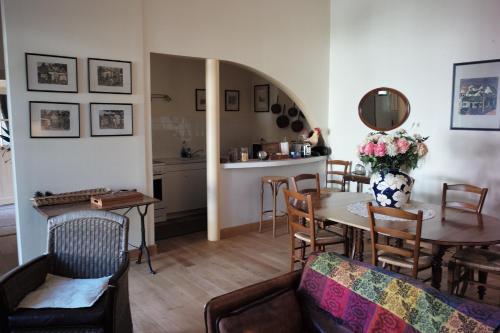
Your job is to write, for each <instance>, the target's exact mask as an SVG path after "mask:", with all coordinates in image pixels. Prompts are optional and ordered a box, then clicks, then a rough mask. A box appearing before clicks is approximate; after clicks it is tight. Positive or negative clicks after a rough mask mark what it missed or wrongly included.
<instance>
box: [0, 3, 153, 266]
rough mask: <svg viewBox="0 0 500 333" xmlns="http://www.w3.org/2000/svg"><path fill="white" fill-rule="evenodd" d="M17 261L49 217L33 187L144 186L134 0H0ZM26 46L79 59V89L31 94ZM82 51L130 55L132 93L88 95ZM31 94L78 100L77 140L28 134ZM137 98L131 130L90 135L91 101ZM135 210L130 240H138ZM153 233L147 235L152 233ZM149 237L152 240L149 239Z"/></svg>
mask: <svg viewBox="0 0 500 333" xmlns="http://www.w3.org/2000/svg"><path fill="white" fill-rule="evenodd" d="M2 5H3V14H4V16H3V19H4V37H6V39H5V45H6V64H7V66H6V67H7V80H8V92H9V94H10V100H9V103H10V107H9V111H10V117H11V120H12V127H13V128H12V134H13V142H14V177H15V187H16V188H15V195H16V202H17V216H16V218H17V230H18V233H17V236H18V243H19V244H20V252H19V255H20V262H25V261H26V260H28V259H30V258H32V257H34V256H36V255H39V254H40V253H42V252H44V251H45V249H46V227H47V223H46V221H45V220H44V219H43V218H41V216H40V215H39V214H37V213H36V212H35V210H34V209H33V207H31V202H30V198H31V197H32V195H33V193H34V192H35V191H37V190H44V191H45V190H50V191H53V192H63V191H72V190H78V189H83V188H92V187H100V186H105V187H110V188H113V189H120V188H137V189H138V190H140V191H145V190H146V170H145V165H146V162H145V138H144V133H145V129H144V108H143V104H144V94H143V89H144V86H143V84H144V81H143V35H142V15H141V13H142V6H141V2H140V1H136V0H106V1H101V0H86V1H66V0H46V1H38V0H23V1H17V0H4V1H2ZM25 52H37V53H46V54H56V55H65V56H74V57H78V90H79V93H77V94H72V93H70V94H68V93H66V94H64V93H46V92H28V91H27V90H26V74H25V58H24V53H25ZM87 57H97V58H108V59H120V60H129V61H132V72H133V73H132V77H133V94H132V95H110V94H90V93H88V87H87ZM30 100H43V101H56V102H57V101H61V102H77V103H80V122H81V125H80V126H81V138H80V139H30V137H29V116H28V103H29V101H30ZM90 102H111V103H112V102H121V103H133V104H134V136H131V137H101V138H92V137H90V131H89V103H90ZM137 222H138V220H137V216H136V215H132V219H131V232H130V242H131V243H135V244H137V242H138V240H139V238H138V236H139V231H138V230H139V229H138V223H137ZM150 237H151V235H150ZM150 240H151V238H150Z"/></svg>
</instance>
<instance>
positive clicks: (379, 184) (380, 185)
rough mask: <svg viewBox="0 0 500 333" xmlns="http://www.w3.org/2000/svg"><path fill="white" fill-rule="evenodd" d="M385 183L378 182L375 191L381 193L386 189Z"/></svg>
mask: <svg viewBox="0 0 500 333" xmlns="http://www.w3.org/2000/svg"><path fill="white" fill-rule="evenodd" d="M387 187H388V186H387V183H386V182H380V183H378V185H377V189H378V190H379V191H381V192H383V191H384V190H385V189H386V188H387Z"/></svg>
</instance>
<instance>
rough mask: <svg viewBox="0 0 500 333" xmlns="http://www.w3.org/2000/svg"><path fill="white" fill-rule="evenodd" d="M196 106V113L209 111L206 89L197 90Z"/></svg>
mask: <svg viewBox="0 0 500 333" xmlns="http://www.w3.org/2000/svg"><path fill="white" fill-rule="evenodd" d="M195 104H196V111H206V110H207V97H206V92H205V89H196V90H195Z"/></svg>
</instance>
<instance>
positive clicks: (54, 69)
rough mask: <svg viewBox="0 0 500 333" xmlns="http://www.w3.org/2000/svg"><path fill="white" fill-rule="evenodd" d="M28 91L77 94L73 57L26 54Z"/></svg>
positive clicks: (75, 61) (75, 69)
mask: <svg viewBox="0 0 500 333" xmlns="http://www.w3.org/2000/svg"><path fill="white" fill-rule="evenodd" d="M26 82H27V89H28V91H45V92H66V93H76V92H78V73H77V60H76V58H75V57H64V56H54V55H48V54H36V53H26Z"/></svg>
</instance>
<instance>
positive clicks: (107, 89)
mask: <svg viewBox="0 0 500 333" xmlns="http://www.w3.org/2000/svg"><path fill="white" fill-rule="evenodd" d="M88 80H89V92H91V93H103V94H128V95H131V94H132V62H130V61H123V60H111V59H97V58H89V59H88Z"/></svg>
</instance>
